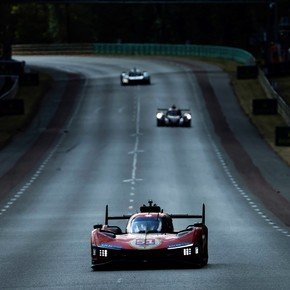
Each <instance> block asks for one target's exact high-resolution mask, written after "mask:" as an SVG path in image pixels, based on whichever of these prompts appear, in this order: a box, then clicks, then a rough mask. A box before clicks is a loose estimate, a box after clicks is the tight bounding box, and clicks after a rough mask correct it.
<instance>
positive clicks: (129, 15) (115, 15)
mask: <svg viewBox="0 0 290 290" xmlns="http://www.w3.org/2000/svg"><path fill="white" fill-rule="evenodd" d="M3 7H4V6H3V5H1V6H0V8H1V10H0V19H1V20H0V25H1V31H2V33H0V38H2V39H0V40H2V43H3V38H4V33H3V31H4V27H5V24H6V23H7V20H6V19H7V16H5V15H6V14H5V9H3ZM11 7H12V8H11V13H12V15H11V17H12V26H13V28H12V31H13V33H12V38H11V41H12V42H13V43H14V44H19V43H20V44H23V43H56V42H60V43H61V42H71V43H73V42H112V43H116V42H123V43H171V44H184V43H192V44H208V45H225V46H234V47H241V48H244V49H252V48H253V46H255V45H256V44H257V43H258V42H259V41H260V40H261V38H262V36H263V35H265V32H268V31H269V26H271V25H272V26H273V23H274V20H273V17H274V16H275V15H276V14H277V15H276V16H277V17H280V16H283V15H282V14H285V13H286V14H287V13H288V10H289V1H288V0H284V1H283V0H281V1H279V10H277V11H275V12H277V13H276V14H275V13H273V11H271V9H270V8H269V4H268V1H265V4H35V3H26V4H14V5H12V6H11ZM6 9H7V8H6Z"/></svg>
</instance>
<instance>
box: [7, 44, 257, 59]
mask: <svg viewBox="0 0 290 290" xmlns="http://www.w3.org/2000/svg"><path fill="white" fill-rule="evenodd" d="M13 53H16V54H17V53H18V54H21V53H22V54H36V53H42V54H53V53H58V54H59V53H64V54H65V53H71V54H72V53H77V54H82V53H83V54H92V53H93V54H99V55H137V56H138V55H140V56H150V55H152V56H153V55H161V56H199V57H214V58H223V59H226V60H235V61H238V62H240V63H244V64H254V63H255V59H254V57H253V56H252V55H251V54H250V53H249V52H247V51H245V50H243V49H240V48H233V47H226V46H211V45H194V44H153V43H147V44H146V43H145V44H137V43H53V44H22V45H21V44H19V45H14V46H13Z"/></svg>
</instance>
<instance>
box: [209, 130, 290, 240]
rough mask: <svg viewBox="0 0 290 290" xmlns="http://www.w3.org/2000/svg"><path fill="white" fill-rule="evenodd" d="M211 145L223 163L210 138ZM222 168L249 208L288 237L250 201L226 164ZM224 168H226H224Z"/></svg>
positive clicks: (284, 231)
mask: <svg viewBox="0 0 290 290" xmlns="http://www.w3.org/2000/svg"><path fill="white" fill-rule="evenodd" d="M209 137H210V139H211V140H212V138H211V136H210V135H209ZM211 143H212V145H213V147H214V151H215V154H216V156H217V158H218V160H219V161H220V163H221V164H222V165H224V164H225V161H224V159H223V157H222V154H221V152H220V151H219V149H218V148H217V146H216V145H215V144H214V143H213V140H212V142H211ZM222 167H223V169H224V172H225V173H226V175H227V176H228V178H229V180H230V181H231V183H232V185H233V186H234V188H235V189H236V190H237V191H238V192H239V193H240V194H241V196H242V197H244V198H245V200H246V201H247V202H248V204H249V206H250V207H251V208H253V210H254V211H255V212H256V213H257V214H258V215H259V216H260V217H262V218H263V219H264V220H265V221H266V222H267V223H268V224H269V225H270V226H271V227H272V228H273V229H275V230H277V231H278V232H280V233H282V234H284V235H285V236H286V237H290V233H289V232H288V231H287V230H286V229H282V228H280V227H279V226H277V225H276V224H275V223H274V222H273V221H272V220H271V219H270V218H268V217H267V215H266V214H264V213H263V211H262V210H260V209H259V206H258V205H257V204H256V203H255V202H253V201H252V199H251V198H250V197H249V196H248V195H247V194H246V192H245V191H244V190H243V189H241V187H240V186H239V185H238V183H237V181H236V180H235V179H234V178H233V176H232V175H231V174H230V173H229V168H228V167H227V165H224V166H222ZM225 169H226V170H225Z"/></svg>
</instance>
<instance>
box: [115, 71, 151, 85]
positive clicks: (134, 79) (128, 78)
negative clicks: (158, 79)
mask: <svg viewBox="0 0 290 290" xmlns="http://www.w3.org/2000/svg"><path fill="white" fill-rule="evenodd" d="M120 80H121V85H122V86H126V85H139V84H145V85H149V84H150V83H151V80H150V75H149V73H148V72H146V71H141V70H140V69H137V68H133V69H131V70H130V71H129V72H122V73H121V76H120Z"/></svg>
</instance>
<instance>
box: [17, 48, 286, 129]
mask: <svg viewBox="0 0 290 290" xmlns="http://www.w3.org/2000/svg"><path fill="white" fill-rule="evenodd" d="M13 53H14V54H25V55H27V54H45V55H51V54H95V55H140V56H141V55H142V56H150V55H162V56H198V57H209V58H222V59H226V60H235V61H237V62H240V63H242V64H245V65H255V63H256V60H255V58H254V56H253V55H252V54H250V53H249V52H247V51H245V50H243V49H239V48H233V47H225V46H211V45H192V44H185V45H182V44H180V45H179V44H135V43H84V44H71V43H70V44H68V43H67V44H29V45H28V44H27V45H14V46H13ZM259 81H260V83H261V85H262V87H263V88H264V90H265V92H266V94H267V96H268V97H269V98H276V99H277V100H278V110H279V113H280V114H281V115H282V116H283V118H284V119H285V121H286V122H287V124H288V125H290V108H289V106H288V105H287V104H286V103H285V101H284V100H283V98H282V97H281V96H279V95H278V94H277V92H276V91H275V90H274V89H273V87H272V85H271V84H270V83H269V81H268V79H267V78H266V76H265V74H264V72H263V71H262V70H260V71H259Z"/></svg>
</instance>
